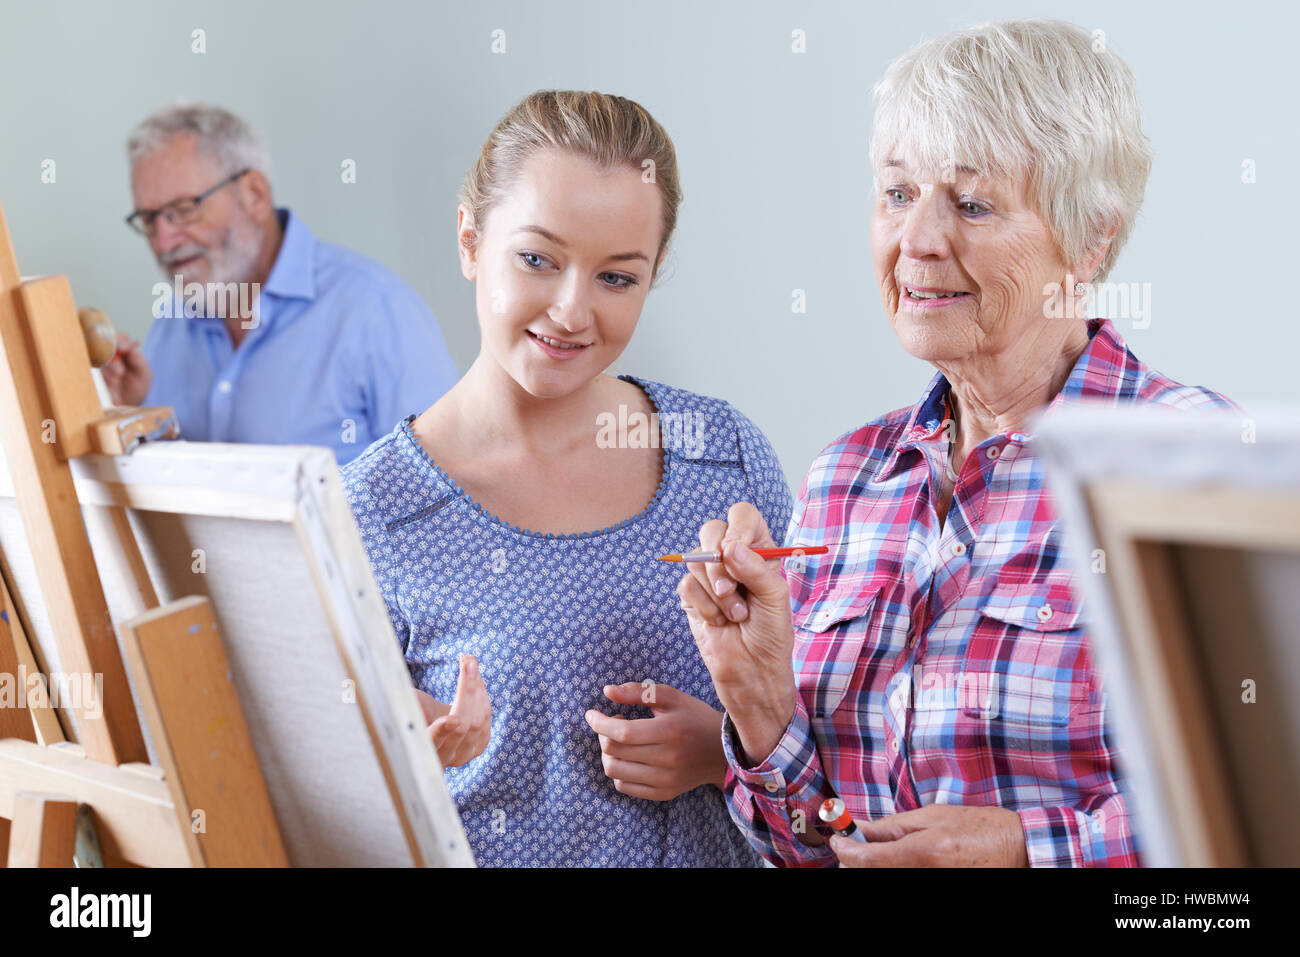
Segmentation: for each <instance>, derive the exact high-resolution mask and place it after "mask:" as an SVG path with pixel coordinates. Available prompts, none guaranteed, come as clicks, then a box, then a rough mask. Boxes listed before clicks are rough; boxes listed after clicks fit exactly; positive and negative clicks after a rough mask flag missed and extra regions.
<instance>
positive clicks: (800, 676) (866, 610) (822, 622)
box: [794, 580, 885, 718]
mask: <svg viewBox="0 0 1300 957" xmlns="http://www.w3.org/2000/svg"><path fill="white" fill-rule="evenodd" d="M884 587H885V585H884V582H882V581H879V580H874V581H873V580H866V581H858V582H855V583H851V582H842V581H841V582H832V583H831V584H830V585H829V586H828V587H827V588H825V589H824V590H823V591H821V592H820V593H818V594H814V595H813V597H812V598H810V599H808V600H807V601H806V602H804V603H803V604H802V605H801V606H800V607H799V611H798V612H797V613H796V614H795V616H794V627H795V655H794V658H795V661H794V666H795V680H796V681H797V682H798V684H799V690H800V693H801V694H802V695H803V698H804V701H805V702H807V703H809V704H810V705H811V706H812V714H813V717H816V718H829V717H830V716H831V715H832V714H833V713H834V712H835V709H836V708H838V707H839V706H840V704H841V702H843V700H844V695H845V694H846V693H847V692H848V690H849V687H850V686H851V685H852V683H853V676H854V674H855V673H856V671H857V669H858V664H859V662H860V660H861V657H862V647H863V644H864V643H865V642H866V640H867V636H868V634H869V633H870V631H871V622H872V616H873V614H874V612H875V609H876V606H877V603H878V601H879V598H880V595H881V593H882V592H883V591H884Z"/></svg>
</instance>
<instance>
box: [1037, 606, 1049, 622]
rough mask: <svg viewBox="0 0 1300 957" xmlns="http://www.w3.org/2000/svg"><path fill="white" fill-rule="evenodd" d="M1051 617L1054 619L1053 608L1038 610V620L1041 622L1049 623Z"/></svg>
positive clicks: (1046, 607)
mask: <svg viewBox="0 0 1300 957" xmlns="http://www.w3.org/2000/svg"><path fill="white" fill-rule="evenodd" d="M1051 617H1052V606H1051V605H1044V606H1043V607H1042V608H1040V609H1038V620H1039V621H1047V619H1049V618H1051Z"/></svg>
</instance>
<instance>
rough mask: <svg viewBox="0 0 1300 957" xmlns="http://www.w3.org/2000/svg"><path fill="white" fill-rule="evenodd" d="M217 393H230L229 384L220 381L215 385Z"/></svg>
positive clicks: (223, 380)
mask: <svg viewBox="0 0 1300 957" xmlns="http://www.w3.org/2000/svg"><path fill="white" fill-rule="evenodd" d="M217 391H218V392H229V391H230V383H229V382H228V381H226V380H225V379H222V380H221V381H220V382H218V383H217Z"/></svg>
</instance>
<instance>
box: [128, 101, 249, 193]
mask: <svg viewBox="0 0 1300 957" xmlns="http://www.w3.org/2000/svg"><path fill="white" fill-rule="evenodd" d="M182 133H193V134H194V135H195V136H196V137H197V138H198V150H199V152H200V153H202V154H204V155H206V156H208V157H209V158H211V159H213V160H215V161H216V162H217V164H218V165H219V166H220V167H221V168H222V171H223V172H225V173H227V174H230V173H237V172H238V171H239V170H241V169H255V170H258V171H259V172H261V173H262V175H264V176H266V177H267V178H268V179H269V178H270V176H271V157H270V156H269V155H268V154H267V152H266V144H265V143H263V142H262V137H261V136H259V135H258V133H257V131H256V130H254V129H253V128H252V127H251V126H249V125H248V124H247V123H245V122H244V121H243V120H241V119H240V118H239V117H237V116H235V114H233V113H231V112H230V111H229V110H223V109H222V108H221V107H219V106H212V105H210V104H207V103H174V104H172V105H170V106H164V107H162V108H161V109H158V110H155V111H154V112H153V113H151V114H149V115H148V116H147V117H145V118H144V119H143V120H142V121H141V122H140V123H139V125H137V126H136V127H135V129H133V130H132V131H131V135H130V136H128V137H127V140H126V154H127V158H128V159H129V160H130V163H131V165H132V166H134V165H135V164H136V163H137V162H139V161H140V160H141V159H143V158H144V157H145V156H148V155H149V154H150V153H152V152H154V151H155V150H157V149H159V148H161V147H163V146H165V145H166V144H167V143H168V141H170V140H171V138H172V137H174V136H178V135H180V134H182Z"/></svg>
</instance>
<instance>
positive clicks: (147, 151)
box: [104, 105, 456, 463]
mask: <svg viewBox="0 0 1300 957" xmlns="http://www.w3.org/2000/svg"><path fill="white" fill-rule="evenodd" d="M127 150H128V154H129V158H130V162H131V189H132V193H133V195H134V199H135V207H136V208H135V210H134V211H133V212H132V213H131V215H130V216H128V217H127V222H128V224H129V225H131V226H132V227H133V228H134V229H136V230H137V231H138V232H140V233H142V234H143V235H144V236H145V237H146V238H147V239H148V241H149V247H150V249H151V250H152V251H153V254H154V257H155V258H156V259H157V261H158V264H159V266H161V267H162V270H163V274H164V275H165V276H166V277H167V280H168V282H166V283H161V284H159V287H155V295H156V299H155V321H154V323H153V326H152V327H151V328H150V330H149V334H148V336H147V338H146V340H145V344H144V347H143V349H141V348H140V347H139V346H138V344H136V343H132V342H130V340H129V339H127V338H126V337H121V339H120V341H119V356H118V357H117V358H116V359H114V361H113V362H112V363H111V364H110V365H109V366H108V367H106V368H105V370H104V380H105V383H106V385H107V386H108V388H109V392H110V394H111V395H112V397H113V400H114V401H115V402H117V403H119V404H123V405H140V404H145V405H169V406H172V407H174V408H175V410H176V415H177V418H178V419H179V421H180V425H181V432H182V435H183V436H184V437H185V438H187V439H195V440H202V441H212V442H271V443H302V444H311V445H324V446H328V447H329V448H331V449H333V450H334V454H335V455H336V456H337V457H338V460H339V462H340V463H344V462H347V461H349V460H351V459H352V458H355V457H356V456H357V455H359V454H360V453H361V452H362V451H363V450H364V449H365V448H366V447H367V446H368V445H369V444H370V443H371V442H373V441H374V440H375V439H377V438H379V437H380V436H382V435H386V434H387V433H388V432H389V431H391V430H392V428H393V426H394V425H395V424H396V422H397V421H398V420H399V419H400V418H402V417H403V416H404V415H406V414H408V413H410V412H419V411H421V410H423V409H425V408H428V406H429V405H430V404H432V403H433V402H434V401H436V400H437V399H438V398H439V397H440V396H441V395H442V394H443V393H444V392H446V391H447V389H448V388H450V387H451V385H452V384H453V383H454V382H455V380H456V369H455V367H454V366H453V364H452V361H451V358H450V356H449V355H448V354H447V349H446V346H445V344H444V343H443V339H442V333H441V331H440V330H439V328H438V324H437V321H436V320H435V319H434V317H433V313H432V312H430V310H429V307H428V306H427V305H425V303H424V302H423V301H422V300H421V299H420V297H419V296H418V295H416V293H415V292H414V291H413V290H412V289H410V288H409V287H408V286H407V285H406V284H405V283H404V282H402V281H401V280H400V279H399V278H398V277H397V276H395V275H394V274H393V273H391V272H389V271H388V270H386V269H384V268H383V267H382V266H380V265H378V264H377V263H374V262H372V261H370V260H368V259H365V258H363V257H361V256H359V255H357V254H356V253H353V252H350V251H349V250H346V249H343V248H341V247H339V246H335V245H332V244H330V243H326V242H322V241H321V240H318V239H316V238H315V237H314V236H313V235H312V234H311V232H310V231H309V230H308V229H307V226H306V225H305V224H304V223H303V222H302V220H300V219H298V217H296V216H295V215H293V213H291V212H290V211H289V210H287V209H276V207H275V205H274V203H273V202H272V199H271V184H270V180H269V173H270V163H269V160H268V158H267V154H266V151H265V149H264V147H263V145H262V142H261V140H260V138H259V137H258V136H257V134H256V133H255V132H254V131H253V130H252V129H251V128H249V127H248V125H247V124H245V123H244V122H243V121H242V120H240V119H239V118H238V117H236V116H234V115H232V114H231V113H229V112H227V111H225V110H223V109H220V108H218V107H213V106H206V105H182V106H174V107H168V108H164V109H162V110H160V111H158V112H156V113H154V114H153V115H151V116H150V117H148V118H147V119H145V120H144V121H143V122H142V123H141V124H140V125H139V126H138V127H136V128H135V130H133V131H132V133H131V135H130V138H129V139H128V141H127ZM173 290H174V291H173Z"/></svg>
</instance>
